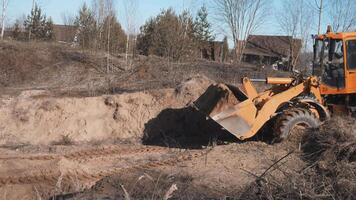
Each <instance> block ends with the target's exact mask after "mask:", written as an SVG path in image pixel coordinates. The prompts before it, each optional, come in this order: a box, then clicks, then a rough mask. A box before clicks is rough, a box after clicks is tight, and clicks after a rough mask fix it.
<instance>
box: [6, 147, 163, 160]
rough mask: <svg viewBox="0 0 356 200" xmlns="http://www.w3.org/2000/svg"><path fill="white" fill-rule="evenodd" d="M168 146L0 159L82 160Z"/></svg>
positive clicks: (152, 151)
mask: <svg viewBox="0 0 356 200" xmlns="http://www.w3.org/2000/svg"><path fill="white" fill-rule="evenodd" d="M167 149H168V148H164V147H142V148H138V149H137V148H136V149H132V148H122V147H115V146H114V147H113V146H110V147H104V148H100V149H87V150H81V151H77V152H73V153H67V154H63V155H60V154H54V155H50V154H47V155H33V156H3V157H0V160H31V161H47V160H54V159H58V158H66V159H69V160H82V159H93V158H96V157H102V156H111V155H114V154H117V155H129V154H139V153H154V152H162V151H166V150H167Z"/></svg>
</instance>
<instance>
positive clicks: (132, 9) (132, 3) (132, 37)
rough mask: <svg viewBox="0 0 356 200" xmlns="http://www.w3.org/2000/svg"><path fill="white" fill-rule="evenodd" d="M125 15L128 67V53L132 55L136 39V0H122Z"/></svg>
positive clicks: (127, 60) (128, 60)
mask: <svg viewBox="0 0 356 200" xmlns="http://www.w3.org/2000/svg"><path fill="white" fill-rule="evenodd" d="M124 7H125V16H126V32H127V39H126V56H125V58H126V63H127V66H128V68H131V65H132V62H131V60H130V59H129V54H130V53H132V57H133V56H134V50H135V48H136V47H135V45H136V40H137V27H136V26H137V23H136V17H137V16H136V15H137V13H136V10H137V7H138V1H137V0H124Z"/></svg>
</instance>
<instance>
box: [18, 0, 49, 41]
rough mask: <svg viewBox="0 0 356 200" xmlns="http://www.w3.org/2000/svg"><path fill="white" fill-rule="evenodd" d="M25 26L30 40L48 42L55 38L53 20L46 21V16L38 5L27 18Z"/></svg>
mask: <svg viewBox="0 0 356 200" xmlns="http://www.w3.org/2000/svg"><path fill="white" fill-rule="evenodd" d="M24 26H25V30H26V35H28V36H29V39H44V40H48V39H51V38H52V37H53V22H52V20H51V18H49V21H47V20H46V15H45V14H43V13H42V9H41V8H40V7H39V6H38V5H37V4H36V5H35V7H34V9H33V10H32V11H31V14H30V15H28V16H27V19H26V20H25V22H24Z"/></svg>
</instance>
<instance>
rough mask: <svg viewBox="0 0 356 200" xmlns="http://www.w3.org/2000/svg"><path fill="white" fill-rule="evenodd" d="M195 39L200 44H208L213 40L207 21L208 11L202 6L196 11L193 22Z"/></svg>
mask: <svg viewBox="0 0 356 200" xmlns="http://www.w3.org/2000/svg"><path fill="white" fill-rule="evenodd" d="M194 32H195V37H196V39H197V40H198V41H200V42H209V41H213V40H214V39H215V36H214V35H213V33H212V30H211V24H210V23H209V21H208V10H207V9H206V7H205V6H202V7H201V8H200V10H199V11H198V14H197V17H196V19H195V22H194Z"/></svg>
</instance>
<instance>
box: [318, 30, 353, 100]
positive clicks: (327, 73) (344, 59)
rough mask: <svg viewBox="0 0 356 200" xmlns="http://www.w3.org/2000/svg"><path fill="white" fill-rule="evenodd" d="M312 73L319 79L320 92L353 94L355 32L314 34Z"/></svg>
mask: <svg viewBox="0 0 356 200" xmlns="http://www.w3.org/2000/svg"><path fill="white" fill-rule="evenodd" d="M313 75H315V76H318V77H319V78H320V80H321V86H320V92H321V93H322V94H355V93H356V33H332V32H328V33H326V34H325V35H320V36H316V37H315V42H314V61H313Z"/></svg>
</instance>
